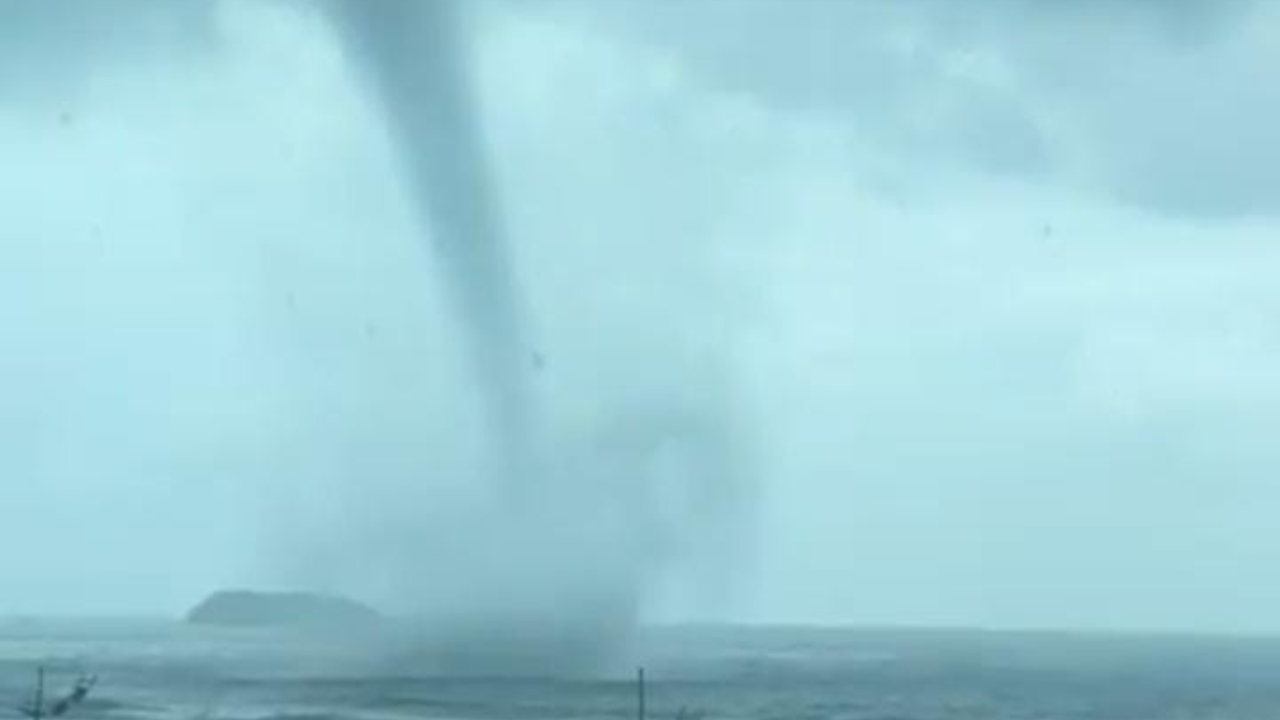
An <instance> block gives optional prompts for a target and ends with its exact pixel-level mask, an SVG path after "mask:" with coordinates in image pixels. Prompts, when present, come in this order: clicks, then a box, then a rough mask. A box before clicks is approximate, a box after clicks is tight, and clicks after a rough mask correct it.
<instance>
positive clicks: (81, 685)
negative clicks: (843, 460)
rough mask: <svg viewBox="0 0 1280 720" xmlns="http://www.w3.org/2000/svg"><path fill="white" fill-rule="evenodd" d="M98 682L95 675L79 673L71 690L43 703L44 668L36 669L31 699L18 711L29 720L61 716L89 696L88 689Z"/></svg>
mask: <svg viewBox="0 0 1280 720" xmlns="http://www.w3.org/2000/svg"><path fill="white" fill-rule="evenodd" d="M97 684H98V676H97V675H85V674H83V673H82V674H81V675H80V677H79V678H77V679H76V684H75V686H74V687H73V688H71V692H69V693H67V694H66V695H65V696H63V697H61V698H58V699H57V700H54V701H53V702H52V703H48V704H46V703H45V699H44V668H43V667H42V668H38V669H37V670H36V689H35V692H34V693H33V694H32V697H31V700H30V701H29V702H28V703H27V704H25V705H20V706H19V707H18V712H20V713H22V715H23V716H25V717H28V718H30V719H31V720H42V718H49V717H62V716H63V715H66V714H67V712H68V711H69V710H71V708H73V707H75V706H76V705H79V704H81V703H83V702H84V701H85V699H86V698H88V697H89V691H90V690H92V689H93V686H94V685H97Z"/></svg>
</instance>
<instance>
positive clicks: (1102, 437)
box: [0, 0, 1280, 630]
mask: <svg viewBox="0 0 1280 720" xmlns="http://www.w3.org/2000/svg"><path fill="white" fill-rule="evenodd" d="M106 7H110V9H111V11H110V12H108V11H107V10H103V9H102V8H106ZM52 8H61V10H56V9H52ZM67 8H72V9H73V10H74V12H72V11H68V10H67ZM473 9H474V10H475V12H476V17H475V19H476V23H475V24H474V26H473V27H474V30H475V32H476V33H477V35H476V41H477V47H478V50H479V52H478V56H477V57H478V59H479V66H478V67H477V68H476V72H477V76H478V77H479V79H480V95H481V97H482V99H483V107H484V114H485V123H486V131H487V133H488V136H489V138H490V140H491V144H492V150H493V156H494V159H495V161H496V163H497V166H498V169H499V173H500V178H501V185H502V191H503V199H504V202H505V204H506V209H507V212H508V217H507V220H508V224H509V226H510V228H511V230H512V233H511V234H512V238H511V241H512V244H513V255H514V264H515V272H516V274H517V275H518V277H519V281H520V284H521V291H522V293H523V296H524V297H525V299H526V302H527V310H528V313H527V314H528V316H529V318H530V322H531V324H532V335H533V336H534V337H535V338H536V340H535V342H536V344H537V345H538V350H539V353H540V354H541V355H542V356H544V359H545V363H546V372H545V373H543V374H542V375H541V376H540V379H539V380H538V382H540V383H542V384H543V387H542V388H541V389H542V394H543V396H544V397H545V399H546V402H547V404H548V405H549V406H550V408H551V409H550V410H549V411H548V412H549V413H551V414H552V415H553V416H554V417H556V418H559V420H558V421H557V422H561V423H565V424H567V425H572V426H573V427H574V428H580V427H585V426H591V425H592V423H594V422H596V421H597V419H598V418H600V417H602V416H603V414H606V413H607V412H608V408H610V407H612V406H614V405H615V404H617V403H626V402H635V401H637V398H639V399H641V400H642V399H644V398H646V397H656V396H661V397H671V396H673V395H674V396H681V395H682V394H685V395H693V396H697V395H698V393H700V392H704V391H705V390H706V388H708V387H715V388H716V390H715V392H717V393H719V392H723V393H727V394H730V395H732V398H733V400H732V405H733V407H734V408H735V415H736V416H737V422H735V428H737V430H736V431H737V432H740V433H741V434H740V435H739V436H738V437H739V442H740V443H741V444H742V447H741V448H740V452H739V453H738V456H739V459H740V460H741V461H742V463H743V464H744V465H745V466H749V468H750V469H749V470H748V471H744V472H745V473H747V474H749V475H750V485H751V486H752V487H753V488H754V489H755V491H756V492H757V495H756V497H755V500H756V502H755V503H753V505H754V507H755V512H754V513H752V517H751V518H750V526H751V529H752V530H751V533H750V536H751V538H750V542H749V543H748V546H746V547H744V548H743V550H744V553H745V555H746V556H747V557H748V558H749V561H748V562H743V563H742V567H741V568H739V569H738V571H737V572H735V573H734V575H735V578H734V580H735V582H734V583H733V585H732V586H733V593H732V598H727V597H721V598H717V600H716V601H715V602H714V603H708V602H702V603H694V602H692V601H689V599H688V598H683V599H682V596H681V594H680V593H679V592H678V590H673V591H671V592H670V593H665V594H664V597H663V598H659V599H655V601H654V607H653V612H654V614H655V616H659V617H700V618H704V619H724V620H730V619H732V620H755V621H804V622H850V623H881V622H891V623H907V624H965V625H969V624H977V625H987V626H1051V627H1106V628H1181V629H1198V630H1217V629H1230V630H1280V614H1277V610H1276V608H1280V581H1276V580H1275V578H1274V576H1275V572H1274V569H1275V567H1276V566H1277V564H1278V563H1280V535H1277V533H1276V532H1275V531H1274V528H1275V517H1276V515H1277V514H1278V513H1280V480H1278V479H1277V476H1276V474H1275V473H1276V468H1277V467H1280V463H1278V462H1277V461H1280V445H1277V444H1276V443H1275V442H1274V437H1273V433H1274V429H1275V428H1277V427H1280V371H1277V368H1280V329H1278V328H1277V325H1276V323H1277V320H1276V318H1277V317H1280V285H1277V283H1276V280H1275V279H1276V278H1277V277H1280V245H1277V238H1280V78H1278V77H1277V76H1276V74H1277V68H1280V7H1277V6H1276V5H1274V4H1271V3H1263V2H1255V3H1250V2H1207V1H1206V2H1195V1H1194V0H1185V1H1181V2H1155V1H1154V0H1152V1H1140V0H1114V1H1107V0H1090V1H1087V2H1077V3H1069V4H1068V3H1052V2H1047V1H1045V2H1036V1H1033V0H999V1H997V2H984V3H976V2H974V3H955V2H950V1H947V2H942V1H941V0H939V1H938V2H923V1H921V2H914V1H913V2H902V3H876V2H852V1H847V0H846V1H837V0H831V1H828V2H824V1H822V0H806V1H805V2H792V1H791V0H787V1H785V2H784V1H783V0H699V1H697V2H684V3H675V2H670V3H657V2H623V1H622V0H617V1H613V0H611V1H610V2H608V3H603V2H600V3H597V2H587V1H586V0H584V1H583V2H563V1H558V0H548V1H547V2H542V3H531V2H530V3H526V2H520V3H514V4H504V3H488V4H483V5H477V6H475V7H474V8H473ZM0 68H2V69H0V199H2V200H3V203H2V205H0V207H2V208H3V211H2V213H0V215H2V217H3V222H2V226H0V329H2V331H3V339H4V340H3V346H2V347H3V352H2V353H0V517H2V518H3V520H2V521H0V586H2V587H3V588H4V590H3V593H2V594H0V614H3V613H6V612H22V613H41V612H54V613H120V612H164V613H175V612H180V611H181V610H183V609H184V608H185V606H186V605H188V604H190V603H192V602H194V601H195V600H197V599H198V598H199V597H200V596H201V595H203V594H204V593H206V592H207V591H209V590H212V589H214V588H217V587H220V586H224V585H232V584H234V585H249V584H253V585H266V586H298V585H310V586H318V587H323V588H328V589H337V590H346V591H353V589H352V588H351V587H349V586H348V585H349V584H350V582H351V579H350V578H351V577H352V576H350V575H349V574H345V573H344V572H340V571H338V570H336V569H334V566H341V565H344V563H346V564H349V563H350V560H349V559H348V560H343V561H338V560H334V559H333V558H330V557H328V556H327V555H325V554H324V553H320V552H319V551H317V553H312V554H311V555H308V554H307V553H302V555H304V556H308V559H307V560H305V561H303V560H299V553H298V552H296V549H297V546H298V545H299V544H300V543H303V540H301V539H302V538H315V537H318V536H319V537H324V536H330V535H331V536H333V537H343V536H344V532H345V531H346V530H347V529H348V528H349V527H350V526H354V525H360V526H363V527H367V526H370V525H380V524H383V523H384V521H385V523H392V524H394V523H399V522H413V521H414V518H418V517H419V513H421V517H423V518H427V520H424V522H426V521H429V518H430V516H431V512H430V509H429V508H426V509H424V507H423V506H424V505H430V503H431V497H432V493H431V492H428V491H425V490H423V487H424V486H426V485H430V486H431V487H437V486H439V485H440V484H442V483H443V484H448V483H450V482H454V483H461V482H465V480H463V479H459V478H466V477H467V474H468V473H467V472H466V469H465V466H466V465H467V463H468V462H469V458H474V454H475V453H476V452H477V450H476V443H477V442H478V441H477V439H476V437H475V436H476V431H475V427H476V422H475V414H476V411H475V407H474V406H475V398H474V396H475V393H474V391H473V390H472V389H469V387H468V385H467V383H468V382H470V380H469V379H468V378H469V375H468V370H467V368H466V366H465V355H464V354H463V353H460V352H459V350H458V345H459V343H460V340H459V333H458V329H457V327H456V322H457V320H456V319H455V318H454V316H453V314H452V313H450V310H449V307H448V304H447V302H446V298H445V297H444V294H443V293H442V292H441V288H440V279H439V277H438V275H437V274H436V272H435V271H436V269H437V268H436V267H435V265H434V262H433V258H432V257H431V254H430V253H429V252H425V251H424V247H425V246H424V245H423V243H422V242H420V240H419V235H420V229H419V227H418V226H417V224H416V222H415V218H414V216H413V212H412V209H411V207H410V203H409V201H408V199H407V198H406V195H405V191H404V189H403V187H402V186H401V184H400V183H399V182H398V179H397V174H396V172H395V163H394V162H393V157H392V154H393V149H392V146H391V145H390V144H389V143H388V142H387V141H386V138H385V133H384V132H383V131H382V129H381V128H382V126H381V124H380V121H379V118H378V113H377V109H376V108H374V107H371V106H370V105H369V104H368V103H367V102H365V99H364V97H363V96H362V94H361V93H360V92H358V87H357V83H356V81H355V80H354V79H353V75H352V72H351V69H350V68H349V67H348V65H347V63H346V62H345V60H344V56H343V54H342V52H341V49H340V48H339V47H338V45H337V41H336V38H335V35H334V34H333V33H332V31H331V29H330V28H329V27H328V25H326V22H325V17H324V15H323V14H322V13H320V12H318V11H317V8H316V7H315V6H309V7H306V6H303V7H300V5H299V4H298V3H290V2H283V1H281V2H275V1H271V0H261V1H255V0H225V1H224V2H221V3H215V2H201V1H199V0H190V1H189V2H184V3H177V2H175V3H166V4H158V3H138V2H135V1H134V0H117V1H116V2H83V3H77V2H66V3H58V4H53V3H37V2H34V0H33V1H32V2H10V3H6V4H5V5H4V8H3V9H2V10H0ZM690 388H696V390H691V389H690ZM576 431H577V430H573V432H576ZM423 478H430V481H429V482H427V481H424V480H423ZM370 518H374V519H372V520H371V519H370ZM360 562H369V563H374V564H376V562H377V561H376V559H368V558H366V559H364V560H358V561H356V563H357V564H358V563H360ZM344 583H346V585H344ZM730 600H731V601H730Z"/></svg>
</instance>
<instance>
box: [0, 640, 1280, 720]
mask: <svg viewBox="0 0 1280 720" xmlns="http://www.w3.org/2000/svg"><path fill="white" fill-rule="evenodd" d="M627 661H628V662H636V663H637V664H643V665H644V666H645V668H646V677H647V682H646V693H645V694H646V708H647V709H646V712H647V717H648V718H660V719H663V720H675V718H677V717H683V718H685V719H686V720H696V719H697V718H699V717H701V718H706V719H707V720H713V719H715V718H745V719H752V720H823V719H826V718H866V719H881V720H906V719H909V718H921V719H924V718H939V719H941V718H974V719H978V718H983V719H986V718H1028V719H1030V718H1034V719H1036V720H1042V719H1049V718H1088V719H1102V718H1151V719H1153V720H1154V719H1157V718H1158V719H1162V720H1169V719H1176V718H1229V719H1235V718H1239V719H1242V720H1243V719H1246V718H1256V719H1259V720H1261V719H1264V718H1280V639H1275V638H1229V637H1196V636H1156V635H1089V634H1068V633H1019V632H980V631H967V630H873V629H822V628H780V627H668V628H654V629H649V630H646V631H645V632H644V634H643V637H642V639H641V640H640V641H639V642H638V643H637V645H636V647H634V648H632V651H631V653H630V654H629V656H628V658H627ZM40 666H44V667H46V668H47V671H46V675H47V686H48V688H49V692H50V693H51V694H60V693H61V692H63V691H65V690H66V689H68V688H70V686H71V685H72V683H74V682H75V679H76V677H77V674H78V673H79V672H80V671H81V670H82V669H83V670H89V671H92V672H95V673H98V674H99V675H100V676H101V680H100V682H99V685H98V687H97V688H95V690H94V692H93V695H92V696H91V699H90V701H89V702H88V703H86V704H85V705H83V706H80V707H79V708H77V709H76V710H75V711H74V713H73V717H81V718H85V719H86V720H89V719H90V718H94V719H99V720H345V719H347V718H350V719H353V720H363V719H368V720H379V719H385V720H399V719H407V718H423V719H431V718H443V719H454V718H457V719H464V718H477V719H482V718H519V719H541V718H547V719H551V718H584V719H586V718H618V719H621V718H635V717H636V716H637V712H638V709H637V706H638V693H637V683H636V681H635V677H634V669H633V668H632V667H630V666H629V667H626V668H620V667H613V668H607V669H603V668H602V670H601V671H600V672H598V673H593V674H592V675H593V676H592V677H570V676H557V673H556V672H554V671H553V670H552V669H548V671H547V672H546V673H543V674H542V675H543V676H542V677H500V676H496V675H489V674H486V673H484V672H479V671H471V672H465V673H448V672H442V671H441V670H440V669H439V668H433V667H429V666H424V665H419V664H415V663H413V662H401V661H400V660H394V661H391V660H388V659H387V658H383V659H381V660H379V659H378V658H377V654H376V652H373V651H372V649H371V648H369V647H363V646H361V647H353V645H352V644H351V643H349V642H346V641H339V640H337V639H334V638H329V639H317V638H305V637H302V636H299V635H296V634H289V633H280V632H263V631H226V630H210V629H205V628H193V627H188V626H183V625H181V624H178V623H169V622H160V621H128V622H126V621H118V620H115V621H110V622H107V621H83V622H81V621H76V622H70V621H58V622H52V621H4V622H0V716H4V717H17V716H18V713H17V711H16V710H15V709H14V708H16V706H18V705H19V704H21V703H22V702H24V701H25V700H26V699H27V698H28V697H29V695H30V693H31V691H32V688H33V686H34V679H35V673H36V668H37V667H40Z"/></svg>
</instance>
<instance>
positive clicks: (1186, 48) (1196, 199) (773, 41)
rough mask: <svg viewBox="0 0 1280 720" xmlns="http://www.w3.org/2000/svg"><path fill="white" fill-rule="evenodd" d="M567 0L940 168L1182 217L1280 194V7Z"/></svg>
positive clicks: (752, 88) (1273, 204)
mask: <svg viewBox="0 0 1280 720" xmlns="http://www.w3.org/2000/svg"><path fill="white" fill-rule="evenodd" d="M584 5H585V4H584V3H566V4H564V5H561V6H560V7H565V8H573V9H574V10H575V11H577V12H590V13H593V14H594V15H595V16H596V17H597V18H598V19H600V20H601V21H602V22H603V23H604V25H603V26H605V27H608V28H609V29H610V31H611V32H615V33H619V34H622V35H629V36H631V37H633V38H634V37H637V36H639V37H640V38H641V40H642V41H643V42H645V43H648V44H651V45H653V46H662V47H666V48H668V49H671V50H673V51H675V52H676V53H677V54H678V55H679V56H680V57H682V58H683V59H684V60H685V62H687V63H688V67H689V69H690V72H691V73H693V74H694V75H695V76H696V77H697V78H699V80H700V82H702V83H703V84H704V85H705V86H706V87H707V88H708V89H710V90H713V91H722V92H724V91H728V92H747V93H752V94H755V95H757V96H759V97H761V98H763V99H765V100H766V101H768V102H770V103H772V104H774V105H775V106H776V107H779V108H782V109H786V110H790V111H801V112H802V111H807V110H813V109H819V110H822V111H831V112H837V113H839V114H840V116H841V117H842V118H843V121H844V123H845V125H846V127H847V131H848V132H849V133H850V134H851V135H854V136H857V137H858V138H860V139H861V140H862V141H864V142H866V143H867V144H869V145H872V146H878V147H882V148H888V152H893V153H902V154H906V155H908V156H911V157H913V158H915V159H916V161H918V162H922V163H923V164H924V169H928V167H929V166H934V167H938V166H939V165H940V164H941V165H942V166H944V167H946V166H954V165H957V164H958V165H960V166H967V167H971V168H976V169H978V170H980V171H984V172H990V173H995V174H999V175H1006V176H1011V177H1033V176H1038V175H1046V174H1048V175H1050V176H1052V177H1055V178H1057V179H1058V180H1059V181H1060V182H1068V183H1073V184H1074V183H1079V184H1082V185H1083V186H1085V189H1086V190H1087V191H1093V192H1102V193H1106V194H1109V195H1111V196H1112V197H1114V198H1116V199H1119V200H1121V201H1124V202H1129V203H1133V204H1136V205H1141V206H1144V207H1147V208H1150V209H1154V210H1158V211H1162V212H1168V213H1171V214H1177V215H1193V216H1207V215H1217V216H1233V215H1245V214H1256V213H1271V212H1274V211H1277V210H1280V192H1278V191H1277V188H1280V135H1278V134H1280V131H1277V130H1276V129H1275V127H1274V125H1273V124H1272V123H1269V122H1268V121H1267V118H1269V117H1271V114H1272V113H1274V112H1275V110H1276V108H1278V107H1280V90H1278V89H1277V88H1280V83H1277V82H1275V81H1274V72H1273V70H1272V68H1275V67H1277V66H1280V52H1277V51H1276V49H1275V48H1276V47H1278V45H1277V36H1280V30H1277V26H1278V25H1277V20H1276V17H1275V11H1274V9H1273V8H1271V7H1269V6H1267V5H1265V4H1261V3H1251V2H1247V1H1245V0H1241V1H1239V2H1222V3H1211V2H1198V1H1195V0H1185V1H1175V2H1155V1H1147V0H1137V1H1136V2H1118V1H1113V0H1090V1H1086V2H1080V3H1052V2H1043V1H1040V0H1003V1H1000V0H998V1H997V2H992V3H949V2H931V1H920V2H905V3H874V2H841V1H839V0H798V1H797V2H786V3H784V2H774V1H772V0H694V1H692V2H683V3H629V4H626V3H610V4H608V5H607V6H592V7H585V8H584V7H583V6H584Z"/></svg>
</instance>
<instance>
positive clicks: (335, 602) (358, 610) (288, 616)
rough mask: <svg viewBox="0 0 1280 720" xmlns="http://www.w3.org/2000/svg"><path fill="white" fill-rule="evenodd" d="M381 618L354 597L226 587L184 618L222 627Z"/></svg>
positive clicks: (363, 622)
mask: <svg viewBox="0 0 1280 720" xmlns="http://www.w3.org/2000/svg"><path fill="white" fill-rule="evenodd" d="M380 620H382V616H381V615H380V614H379V613H378V612H377V611H376V610H374V609H372V608H370V607H368V606H365V605H361V604H360V603H358V602H356V601H354V600H348V599H346V598H341V597H335V596H332V595H320V594H317V593H303V592H289V593H265V592H254V591H249V590H226V591H222V592H217V593H214V594H213V595H211V596H209V598H208V599H206V600H205V601H204V602H202V603H200V604H199V605H197V606H196V607H195V608H193V609H192V610H191V612H189V613H187V622H189V623H193V624H196V625H219V626H224V627H281V626H320V627H328V628H336V627H350V626H360V625H369V624H372V623H376V622H379V621H380Z"/></svg>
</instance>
